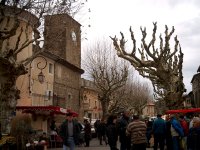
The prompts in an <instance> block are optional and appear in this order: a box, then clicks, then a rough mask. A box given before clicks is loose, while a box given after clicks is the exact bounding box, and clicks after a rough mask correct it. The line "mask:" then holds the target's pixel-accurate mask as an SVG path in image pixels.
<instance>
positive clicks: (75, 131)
mask: <svg viewBox="0 0 200 150" xmlns="http://www.w3.org/2000/svg"><path fill="white" fill-rule="evenodd" d="M79 134H80V128H79V125H78V123H77V122H76V121H75V120H73V114H72V113H70V112H69V113H67V114H66V120H65V121H64V122H63V123H62V124H61V126H60V132H59V135H60V137H61V138H62V140H63V150H67V147H69V148H70V150H74V149H75V144H78V137H79Z"/></svg>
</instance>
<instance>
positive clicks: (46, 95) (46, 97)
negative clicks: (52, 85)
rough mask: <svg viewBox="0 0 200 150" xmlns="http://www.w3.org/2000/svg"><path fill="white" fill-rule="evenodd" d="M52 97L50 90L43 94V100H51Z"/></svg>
mask: <svg viewBox="0 0 200 150" xmlns="http://www.w3.org/2000/svg"><path fill="white" fill-rule="evenodd" d="M52 97H53V92H52V91H50V90H47V91H46V93H45V100H51V99H52Z"/></svg>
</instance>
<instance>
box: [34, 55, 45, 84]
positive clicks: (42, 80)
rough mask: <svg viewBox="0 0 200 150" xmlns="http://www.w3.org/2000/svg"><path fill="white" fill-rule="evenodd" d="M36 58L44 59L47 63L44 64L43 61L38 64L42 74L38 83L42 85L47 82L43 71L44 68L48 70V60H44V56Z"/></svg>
mask: <svg viewBox="0 0 200 150" xmlns="http://www.w3.org/2000/svg"><path fill="white" fill-rule="evenodd" d="M36 58H42V59H44V61H45V62H44V63H42V62H41V61H40V62H38V63H37V68H38V69H40V73H39V74H38V81H39V82H40V83H41V84H43V83H44V81H45V76H44V74H43V72H42V70H43V69H44V68H46V66H47V60H46V58H44V57H43V56H37V57H36ZM31 63H32V62H31Z"/></svg>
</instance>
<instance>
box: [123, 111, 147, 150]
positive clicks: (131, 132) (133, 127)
mask: <svg viewBox="0 0 200 150" xmlns="http://www.w3.org/2000/svg"><path fill="white" fill-rule="evenodd" d="M146 130H147V127H146V124H145V122H144V121H141V120H140V119H139V116H138V115H134V116H133V121H132V122H131V123H129V124H128V126H127V129H126V134H127V136H130V137H131V144H132V146H131V149H132V150H146V142H147V139H146Z"/></svg>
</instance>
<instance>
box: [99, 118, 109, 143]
mask: <svg viewBox="0 0 200 150" xmlns="http://www.w3.org/2000/svg"><path fill="white" fill-rule="evenodd" d="M97 135H98V138H99V144H100V145H103V143H102V141H104V142H105V144H106V145H107V144H108V143H107V138H106V123H105V120H104V119H103V118H102V119H101V121H100V123H99V125H98V127H97Z"/></svg>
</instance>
